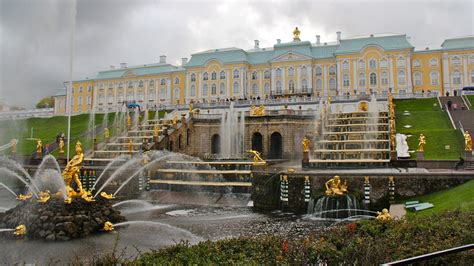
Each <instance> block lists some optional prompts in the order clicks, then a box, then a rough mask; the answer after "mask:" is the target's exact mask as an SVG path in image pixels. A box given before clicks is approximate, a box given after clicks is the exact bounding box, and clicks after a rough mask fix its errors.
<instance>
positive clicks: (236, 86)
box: [232, 82, 240, 94]
mask: <svg viewBox="0 0 474 266" xmlns="http://www.w3.org/2000/svg"><path fill="white" fill-rule="evenodd" d="M232 93H233V94H238V93H240V86H239V83H238V82H234V87H233V88H232Z"/></svg>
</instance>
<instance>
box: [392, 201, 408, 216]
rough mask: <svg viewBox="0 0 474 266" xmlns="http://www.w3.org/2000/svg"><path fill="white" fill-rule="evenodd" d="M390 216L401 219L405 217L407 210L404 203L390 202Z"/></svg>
mask: <svg viewBox="0 0 474 266" xmlns="http://www.w3.org/2000/svg"><path fill="white" fill-rule="evenodd" d="M389 213H390V216H392V218H393V219H401V218H404V217H405V214H406V213H407V211H406V210H405V204H392V205H390V210H389Z"/></svg>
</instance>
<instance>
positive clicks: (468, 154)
mask: <svg viewBox="0 0 474 266" xmlns="http://www.w3.org/2000/svg"><path fill="white" fill-rule="evenodd" d="M464 158H465V159H464V160H466V161H472V151H465V156H464Z"/></svg>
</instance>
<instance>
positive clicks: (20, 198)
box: [16, 192, 33, 201]
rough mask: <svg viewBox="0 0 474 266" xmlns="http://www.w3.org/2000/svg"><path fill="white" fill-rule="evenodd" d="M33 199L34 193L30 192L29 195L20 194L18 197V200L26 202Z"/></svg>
mask: <svg viewBox="0 0 474 266" xmlns="http://www.w3.org/2000/svg"><path fill="white" fill-rule="evenodd" d="M31 197H33V193H31V192H30V193H28V194H18V195H17V196H16V199H17V200H19V201H26V200H29V199H31Z"/></svg>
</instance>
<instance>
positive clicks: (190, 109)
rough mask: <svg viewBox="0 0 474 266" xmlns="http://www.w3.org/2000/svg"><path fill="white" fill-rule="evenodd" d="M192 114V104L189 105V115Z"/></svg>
mask: <svg viewBox="0 0 474 266" xmlns="http://www.w3.org/2000/svg"><path fill="white" fill-rule="evenodd" d="M192 112H193V103H189V113H192Z"/></svg>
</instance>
